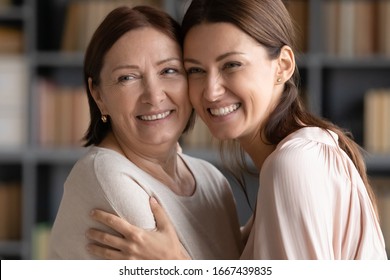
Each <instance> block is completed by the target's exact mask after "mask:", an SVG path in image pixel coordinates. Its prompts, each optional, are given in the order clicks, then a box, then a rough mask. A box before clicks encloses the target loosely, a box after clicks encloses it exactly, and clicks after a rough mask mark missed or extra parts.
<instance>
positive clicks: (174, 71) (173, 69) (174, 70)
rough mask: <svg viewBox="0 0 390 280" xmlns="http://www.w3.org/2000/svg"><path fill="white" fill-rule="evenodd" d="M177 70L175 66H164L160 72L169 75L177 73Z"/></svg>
mask: <svg viewBox="0 0 390 280" xmlns="http://www.w3.org/2000/svg"><path fill="white" fill-rule="evenodd" d="M178 72H179V70H178V69H175V68H165V69H164V70H162V71H161V74H163V75H171V74H176V73H178Z"/></svg>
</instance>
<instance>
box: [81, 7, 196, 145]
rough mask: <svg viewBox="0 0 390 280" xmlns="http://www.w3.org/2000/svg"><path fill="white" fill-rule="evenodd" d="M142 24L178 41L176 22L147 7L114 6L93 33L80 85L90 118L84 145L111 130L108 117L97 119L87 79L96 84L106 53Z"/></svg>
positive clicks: (99, 114)
mask: <svg viewBox="0 0 390 280" xmlns="http://www.w3.org/2000/svg"><path fill="white" fill-rule="evenodd" d="M146 26H149V27H152V28H155V29H157V30H158V31H161V32H162V33H164V34H165V35H167V36H168V37H169V38H171V39H172V40H174V41H176V42H177V43H178V44H180V42H181V41H182V40H181V34H180V25H179V23H177V22H176V21H175V20H174V19H173V18H172V17H171V16H169V15H168V14H167V13H165V12H163V11H161V10H158V9H156V8H153V7H149V6H136V7H134V8H129V7H126V6H123V7H118V8H116V9H114V10H112V11H111V12H110V13H109V14H108V15H107V16H106V18H105V19H104V20H103V21H102V23H101V24H100V25H99V27H98V28H97V29H96V31H95V33H94V34H93V36H92V38H91V41H90V42H89V45H88V47H87V50H86V53H85V58H84V84H85V86H86V90H87V95H88V103H89V109H90V117H91V121H90V125H89V127H88V130H87V133H86V135H85V137H84V140H85V141H86V143H85V145H84V146H90V145H97V144H99V143H100V142H101V141H102V140H103V139H104V137H105V136H106V135H107V133H108V132H109V131H111V124H110V120H108V121H107V122H106V123H104V122H102V121H101V119H100V118H101V113H100V110H99V108H98V106H97V104H96V102H95V100H94V99H93V97H92V94H91V92H90V90H89V86H88V79H89V78H91V79H92V83H93V85H95V86H98V85H99V84H100V72H101V70H102V67H103V60H104V57H105V55H106V53H107V52H108V51H109V50H110V48H111V47H112V46H113V45H114V44H115V42H116V41H118V40H119V38H121V37H122V36H123V35H124V34H125V33H127V32H129V31H131V30H134V29H138V28H141V27H146ZM194 119H195V115H194V112H193V113H192V115H191V117H190V119H189V121H188V123H187V125H186V127H185V129H184V131H183V133H184V132H186V131H188V130H189V129H190V128H191V127H192V126H193V123H194Z"/></svg>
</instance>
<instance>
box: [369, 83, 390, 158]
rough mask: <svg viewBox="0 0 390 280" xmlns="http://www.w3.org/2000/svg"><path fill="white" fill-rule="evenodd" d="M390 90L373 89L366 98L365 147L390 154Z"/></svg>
mask: <svg viewBox="0 0 390 280" xmlns="http://www.w3.org/2000/svg"><path fill="white" fill-rule="evenodd" d="M389 120H390V89H371V90H369V91H368V92H367V93H366V94H365V97H364V146H365V148H366V149H367V151H369V152H372V153H382V154H383V153H390V122H389Z"/></svg>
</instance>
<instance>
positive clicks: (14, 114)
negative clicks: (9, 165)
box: [0, 56, 28, 148]
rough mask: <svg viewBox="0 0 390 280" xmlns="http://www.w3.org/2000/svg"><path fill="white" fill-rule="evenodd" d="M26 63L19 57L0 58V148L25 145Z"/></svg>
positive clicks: (26, 119)
mask: <svg viewBox="0 0 390 280" xmlns="http://www.w3.org/2000/svg"><path fill="white" fill-rule="evenodd" d="M27 69H28V66H27V62H26V60H25V59H24V58H22V57H19V56H0V100H1V103H0V131H1V133H0V147H7V148H8V147H21V146H25V145H26V143H27V121H28V118H27V98H28V96H27V92H28V85H27V83H28V78H27V77H28V74H27Z"/></svg>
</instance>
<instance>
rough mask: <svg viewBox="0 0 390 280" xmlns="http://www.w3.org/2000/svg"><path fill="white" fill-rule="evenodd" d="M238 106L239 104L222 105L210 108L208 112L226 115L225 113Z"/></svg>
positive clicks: (215, 114) (232, 110) (214, 114)
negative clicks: (221, 106)
mask: <svg viewBox="0 0 390 280" xmlns="http://www.w3.org/2000/svg"><path fill="white" fill-rule="evenodd" d="M239 107H240V104H233V105H230V106H227V107H223V108H217V109H210V113H211V114H212V115H213V116H226V115H227V114H230V113H231V112H234V111H236V110H237V109H238V108H239Z"/></svg>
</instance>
